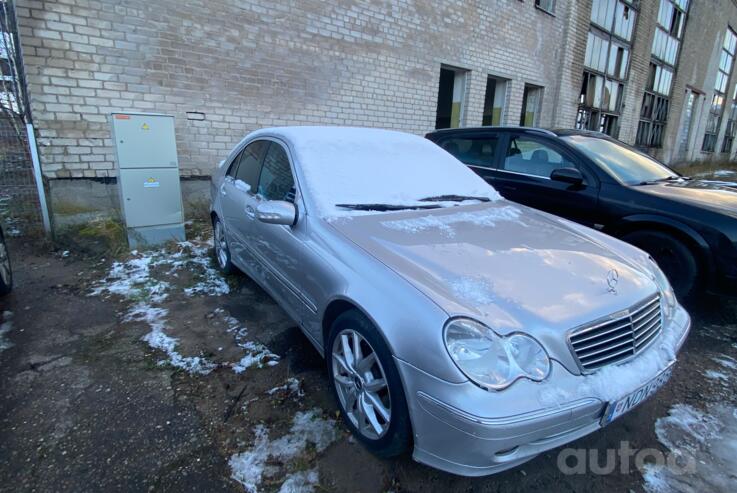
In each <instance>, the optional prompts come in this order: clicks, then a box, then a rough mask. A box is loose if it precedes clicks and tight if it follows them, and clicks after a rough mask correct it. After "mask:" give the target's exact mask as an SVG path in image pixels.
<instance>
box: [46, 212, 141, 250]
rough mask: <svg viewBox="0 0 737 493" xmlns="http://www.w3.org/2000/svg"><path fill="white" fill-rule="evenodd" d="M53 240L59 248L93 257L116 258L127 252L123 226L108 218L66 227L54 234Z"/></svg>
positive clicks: (126, 239) (117, 221)
mask: <svg viewBox="0 0 737 493" xmlns="http://www.w3.org/2000/svg"><path fill="white" fill-rule="evenodd" d="M55 240H56V244H57V246H58V247H59V248H62V249H65V250H71V251H74V252H75V253H81V254H83V255H89V256H93V257H103V256H113V257H117V256H119V255H122V254H123V253H125V252H127V251H128V238H127V235H126V231H125V226H124V225H123V224H122V223H121V222H120V221H119V220H117V219H113V218H109V217H104V218H99V219H94V220H92V221H90V222H87V223H84V224H76V225H71V226H67V227H65V228H63V229H62V230H61V231H59V232H58V233H57V234H56V238H55Z"/></svg>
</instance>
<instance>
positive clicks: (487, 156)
mask: <svg viewBox="0 0 737 493" xmlns="http://www.w3.org/2000/svg"><path fill="white" fill-rule="evenodd" d="M498 142H499V138H498V137H496V136H492V137H452V138H449V139H445V140H443V141H442V142H440V147H442V148H443V149H445V150H446V151H448V152H449V153H450V154H452V155H453V156H455V158H456V159H458V160H459V161H461V162H463V163H466V164H471V165H474V166H484V167H487V168H491V167H492V166H493V165H494V153H495V152H496V146H497V143H498Z"/></svg>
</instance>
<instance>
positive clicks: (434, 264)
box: [331, 200, 657, 339]
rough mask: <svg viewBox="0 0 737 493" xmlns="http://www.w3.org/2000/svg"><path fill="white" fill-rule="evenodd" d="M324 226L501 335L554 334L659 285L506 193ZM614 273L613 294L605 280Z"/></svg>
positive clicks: (630, 264)
mask: <svg viewBox="0 0 737 493" xmlns="http://www.w3.org/2000/svg"><path fill="white" fill-rule="evenodd" d="M331 224H332V226H333V227H335V228H336V229H337V230H338V231H340V232H341V233H342V234H344V235H345V236H346V237H348V238H349V239H351V240H352V241H353V242H355V243H356V244H358V245H359V246H360V247H362V248H363V249H365V250H366V251H367V252H368V253H370V254H371V255H373V256H374V257H376V258H377V259H378V260H380V261H381V262H383V263H384V264H385V265H387V266H388V267H389V268H391V269H392V270H394V271H395V272H397V273H398V274H399V275H400V276H402V277H403V278H405V279H406V280H407V281H409V282H410V283H411V284H413V285H414V286H415V287H416V288H417V289H419V290H420V291H422V292H423V293H425V294H426V295H427V296H429V297H430V298H431V299H433V300H434V301H435V302H436V303H438V305H439V306H441V307H442V308H443V309H444V310H445V311H446V312H448V314H449V315H451V316H453V315H467V316H471V317H474V318H477V319H479V320H481V321H483V322H485V323H487V324H488V325H489V326H491V327H493V328H494V329H495V330H498V331H500V332H502V333H507V332H512V331H516V330H522V331H525V332H530V333H535V332H539V331H544V332H549V333H550V334H555V338H556V339H560V333H561V331H564V330H568V329H570V328H573V327H576V326H578V325H581V324H584V323H588V322H590V321H593V320H595V319H598V318H600V317H602V316H606V315H609V314H612V313H614V312H617V311H619V310H622V309H625V308H628V307H630V306H632V305H633V304H635V303H637V302H639V301H641V300H643V299H644V298H646V297H647V296H650V295H652V294H654V293H655V292H656V290H657V288H656V286H655V284H654V282H653V281H652V280H651V278H650V277H649V276H648V275H647V274H644V273H643V272H642V271H641V269H640V268H638V267H635V265H638V264H636V263H633V259H624V258H623V257H622V256H621V255H620V254H618V253H616V252H615V251H613V250H612V249H610V248H608V247H606V246H604V244H603V243H600V242H598V241H596V240H595V236H596V235H598V233H596V232H593V231H591V233H592V235H591V236H588V235H587V234H585V233H582V231H589V230H587V229H586V228H579V227H575V228H574V227H572V226H568V225H567V224H566V222H564V221H562V220H557V219H556V218H553V217H552V216H549V215H547V214H544V213H540V212H538V211H535V210H534V209H530V208H527V207H524V206H519V205H517V204H513V203H511V202H508V201H504V200H501V201H498V202H493V203H482V204H476V205H468V206H459V207H451V208H444V209H435V210H430V211H407V212H399V213H385V214H371V215H361V216H356V217H353V218H350V219H349V218H339V219H336V220H334V221H332V222H331ZM612 241H616V240H612ZM612 270H616V274H617V275H618V281H617V284H616V286H615V288H616V292H612V291H611V290H610V286H609V285H608V283H607V275H608V274H609V273H610V271H612Z"/></svg>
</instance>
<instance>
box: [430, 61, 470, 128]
mask: <svg viewBox="0 0 737 493" xmlns="http://www.w3.org/2000/svg"><path fill="white" fill-rule="evenodd" d="M467 73H468V71H467V70H463V69H459V68H451V67H441V68H440V84H439V86H438V108H437V114H436V116H435V128H458V127H460V126H461V121H462V120H463V112H464V111H465V96H466V74H467Z"/></svg>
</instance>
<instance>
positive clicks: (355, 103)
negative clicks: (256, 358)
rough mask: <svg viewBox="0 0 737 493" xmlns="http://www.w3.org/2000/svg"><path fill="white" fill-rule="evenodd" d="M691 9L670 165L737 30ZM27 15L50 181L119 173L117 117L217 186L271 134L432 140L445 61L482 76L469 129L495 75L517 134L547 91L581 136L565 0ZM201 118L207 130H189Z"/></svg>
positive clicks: (469, 100) (635, 93) (259, 2)
mask: <svg viewBox="0 0 737 493" xmlns="http://www.w3.org/2000/svg"><path fill="white" fill-rule="evenodd" d="M640 3H641V4H642V7H641V10H640V15H639V19H638V21H637V26H636V33H635V37H634V41H633V43H634V44H633V56H632V64H631V70H630V78H629V82H628V83H627V86H626V89H625V97H624V101H625V107H624V110H623V114H622V117H621V126H622V132H621V133H620V137H621V138H622V139H623V140H625V141H628V142H632V141H633V140H634V138H635V132H636V129H637V121H638V115H639V108H640V105H641V99H642V88H643V85H644V84H645V80H646V78H647V68H648V64H649V59H650V46H651V44H652V36H653V32H654V22H655V20H654V19H655V16H657V4H658V2H655V1H649V0H648V1H643V2H640ZM713 3H717V4H719V8H717V9H715V8H714V7H713V6H712V4H713ZM693 4H694V5H693V7H692V12H691V15H690V17H689V20H688V23H687V27H686V29H687V30H686V35H685V36H686V38H685V46H686V48H684V56H683V57H682V60H681V64H680V68H679V70H678V72H677V78H676V83H675V85H674V90H673V107H672V110H671V116H670V119H669V123H668V127H667V129H666V132H667V136H666V140H665V149H663V150H662V151H658V152H659V153H660V154H661V157H664V158H665V159H670V158H671V155H672V153H671V147H672V146H674V145H675V144H674V143H675V141H676V139H677V130H678V126H679V125H678V121H679V119H680V112H681V106H682V105H681V103H682V99H683V98H682V93H683V90H684V87H685V85H686V84H690V85H693V86H696V87H700V88H703V89H702V90H703V91H704V92H705V93H707V96H708V91H709V89H710V87H709V86H710V85H711V86H713V74H712V72H713V70H714V67H713V63H712V64H705V63H704V62H703V60H705V59H706V58H708V56H712V55H713V51H714V50H713V48H714V46H716V45H718V43H719V42H720V40H721V38H720V33H721V36H723V33H724V30H725V29H726V26H727V22H728V21H730V22H733V24H732V25H733V26H737V7H736V6H735V4H734V3H733V1H732V0H715V1H706V0H693ZM17 5H18V7H17V14H18V18H19V25H20V37H21V42H22V45H23V51H24V61H25V69H26V73H27V78H28V83H29V93H30V97H31V102H32V111H33V116H34V121H35V124H36V128H37V130H38V133H39V143H40V147H41V160H42V166H43V170H44V173H45V174H46V175H47V176H48V177H52V178H66V177H98V178H99V177H108V176H113V175H114V156H113V148H112V142H111V140H110V126H109V121H108V118H109V114H110V113H111V112H126V111H135V112H157V113H166V114H171V115H173V116H174V117H175V120H176V125H177V127H176V130H177V149H178V153H179V160H180V165H181V167H182V173H183V175H185V176H188V175H208V174H209V173H210V171H211V170H212V169H213V167H214V166H215V165H216V163H217V162H218V161H219V160H220V159H222V158H223V157H224V156H225V155H226V154H227V151H228V150H229V149H230V148H231V147H232V146H233V145H234V143H235V142H237V141H238V140H239V139H240V138H242V137H243V135H245V134H246V133H247V132H249V131H251V130H254V129H256V128H260V127H265V126H274V125H297V124H330V125H358V126H372V127H383V128H394V129H400V130H404V131H409V132H414V133H418V134H422V133H425V132H427V131H429V130H432V129H433V128H434V125H435V117H436V100H437V92H438V81H439V75H440V67H441V65H442V64H445V65H449V66H453V67H459V68H463V69H466V70H469V71H470V73H469V76H468V77H467V79H466V91H465V111H464V114H463V120H462V124H463V125H466V126H471V125H480V124H481V121H482V112H483V103H484V93H485V87H486V78H487V76H488V75H493V76H496V77H500V78H504V79H508V80H509V82H508V84H507V92H506V107H505V109H504V113H503V123H504V124H510V125H516V124H518V123H519V118H520V112H521V109H522V95H523V91H524V86H525V84H526V83H527V84H534V85H537V86H541V87H543V88H544V90H543V99H542V108H541V113H540V120H539V125H540V126H544V127H573V126H574V123H575V118H576V111H577V104H578V103H577V100H578V94H579V91H580V86H581V81H582V73H583V58H584V52H585V49H586V36H587V32H588V29H589V16H590V10H591V5H590V2H586V1H578V0H557V2H556V9H555V15H550V14H548V13H546V12H543V11H541V10H539V9H537V8H536V7H535V5H534V1H533V0H525V1H520V0H476V1H464V0H453V1H451V0H443V1H440V0H437V1H430V0H388V1H384V2H364V1H358V0H327V1H320V0H300V1H299V2H286V1H264V0H221V1H218V2H208V1H204V0H200V1H194V2H181V1H176V0H157V1H155V2H151V1H142V0H130V1H127V2H125V3H124V4H120V2H117V1H108V0H58V1H55V2H50V1H49V2H42V1H39V0H18V2H17ZM695 18H696V19H695ZM707 24H708V25H711V28H710V29H705V27H704V26H705V25H707ZM717 24H718V25H717ZM690 46H693V47H690ZM707 55H708V56H707ZM733 79H734V77H733ZM710 81H711V82H710ZM733 86H734V82H732V83H731V85H730V87H733ZM711 89H713V87H711ZM188 112H199V113H203V114H204V115H205V117H204V119H203V120H191V119H188V118H187V113H188ZM697 157H699V156H697Z"/></svg>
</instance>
